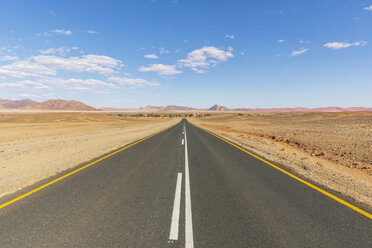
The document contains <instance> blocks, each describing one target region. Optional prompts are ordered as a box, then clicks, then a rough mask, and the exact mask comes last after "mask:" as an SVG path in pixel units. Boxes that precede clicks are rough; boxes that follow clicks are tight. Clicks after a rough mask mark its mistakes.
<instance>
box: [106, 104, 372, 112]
mask: <svg viewBox="0 0 372 248" xmlns="http://www.w3.org/2000/svg"><path fill="white" fill-rule="evenodd" d="M100 109H101V110H103V111H132V112H135V111H138V112H157V111H214V112H223V111H235V112H352V111H372V108H366V107H350V108H341V107H324V108H302V107H297V108H235V109H229V108H227V107H225V106H221V105H218V104H215V105H213V106H212V107H210V108H209V109H201V108H192V107H185V106H177V105H168V106H165V107H164V106H150V105H148V106H145V107H141V108H138V109H124V108H122V109H121V108H120V109H119V108H108V107H105V108H100Z"/></svg>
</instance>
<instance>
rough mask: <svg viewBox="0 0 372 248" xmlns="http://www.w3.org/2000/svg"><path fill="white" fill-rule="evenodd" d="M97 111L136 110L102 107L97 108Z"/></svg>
mask: <svg viewBox="0 0 372 248" xmlns="http://www.w3.org/2000/svg"><path fill="white" fill-rule="evenodd" d="M99 110H102V111H130V110H136V109H130V108H127V109H126V108H111V107H102V108H99Z"/></svg>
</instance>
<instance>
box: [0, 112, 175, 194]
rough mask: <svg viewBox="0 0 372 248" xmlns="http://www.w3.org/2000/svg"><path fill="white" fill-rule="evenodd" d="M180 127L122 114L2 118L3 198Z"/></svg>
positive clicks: (0, 183)
mask: <svg viewBox="0 0 372 248" xmlns="http://www.w3.org/2000/svg"><path fill="white" fill-rule="evenodd" d="M178 121H179V119H177V118H155V117H153V118H149V117H141V118H136V117H125V116H123V115H122V114H116V113H110V114H106V113H76V112H75V113H37V114H36V113H13V114H12V113H3V114H0V196H2V195H5V194H9V193H12V192H15V191H17V190H18V189H21V188H23V187H24V186H27V185H31V184H33V183H35V182H37V181H39V180H41V179H44V178H47V177H49V176H53V175H55V174H56V173H58V172H61V171H64V170H66V169H68V168H72V167H74V166H76V165H78V164H80V163H82V162H85V161H88V160H91V159H93V158H95V157H97V156H99V155H101V154H103V153H107V152H109V151H111V150H114V149H117V148H119V147H121V146H124V145H125V144H128V143H130V142H132V141H135V140H137V139H140V138H142V137H145V136H148V135H150V134H152V133H155V132H157V131H160V130H163V129H165V128H167V127H170V126H171V125H174V124H176V123H177V122H178Z"/></svg>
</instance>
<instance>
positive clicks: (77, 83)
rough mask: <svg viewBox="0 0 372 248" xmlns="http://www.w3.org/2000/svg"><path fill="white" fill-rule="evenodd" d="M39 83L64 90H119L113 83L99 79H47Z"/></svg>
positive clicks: (40, 80)
mask: <svg viewBox="0 0 372 248" xmlns="http://www.w3.org/2000/svg"><path fill="white" fill-rule="evenodd" d="M38 82H40V83H43V84H45V85H53V86H57V87H61V88H64V89H86V90H91V89H95V88H97V87H98V88H100V87H105V88H117V86H116V85H114V84H112V83H107V82H104V81H102V80H97V79H77V78H69V79H63V78H51V77H46V78H42V79H39V80H38Z"/></svg>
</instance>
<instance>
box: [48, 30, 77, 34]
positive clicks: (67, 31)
mask: <svg viewBox="0 0 372 248" xmlns="http://www.w3.org/2000/svg"><path fill="white" fill-rule="evenodd" d="M50 32H51V33H55V34H64V35H71V34H72V32H71V31H70V30H63V29H56V30H52V31H50Z"/></svg>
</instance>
